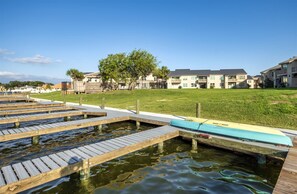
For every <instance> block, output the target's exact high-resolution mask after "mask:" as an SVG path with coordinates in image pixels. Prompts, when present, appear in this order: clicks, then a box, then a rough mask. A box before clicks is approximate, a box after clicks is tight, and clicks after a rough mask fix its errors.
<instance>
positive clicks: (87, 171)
mask: <svg viewBox="0 0 297 194" xmlns="http://www.w3.org/2000/svg"><path fill="white" fill-rule="evenodd" d="M82 168H83V169H82V170H80V171H79V175H80V180H86V179H88V178H89V177H90V166H89V163H88V160H87V161H84V162H83V165H82Z"/></svg>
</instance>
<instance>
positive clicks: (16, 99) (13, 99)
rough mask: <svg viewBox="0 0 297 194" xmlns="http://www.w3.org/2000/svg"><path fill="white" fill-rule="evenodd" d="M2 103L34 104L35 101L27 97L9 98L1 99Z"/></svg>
mask: <svg viewBox="0 0 297 194" xmlns="http://www.w3.org/2000/svg"><path fill="white" fill-rule="evenodd" d="M0 102H34V100H33V99H29V98H26V97H13V98H11V97H8V98H0Z"/></svg>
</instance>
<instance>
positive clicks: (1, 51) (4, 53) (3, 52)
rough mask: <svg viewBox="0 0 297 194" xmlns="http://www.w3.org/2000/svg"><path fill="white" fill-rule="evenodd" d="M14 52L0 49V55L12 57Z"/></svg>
mask: <svg viewBox="0 0 297 194" xmlns="http://www.w3.org/2000/svg"><path fill="white" fill-rule="evenodd" d="M13 54H14V52H13V51H10V50H7V49H1V48H0V55H13Z"/></svg>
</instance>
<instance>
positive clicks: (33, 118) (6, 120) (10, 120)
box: [0, 111, 106, 124]
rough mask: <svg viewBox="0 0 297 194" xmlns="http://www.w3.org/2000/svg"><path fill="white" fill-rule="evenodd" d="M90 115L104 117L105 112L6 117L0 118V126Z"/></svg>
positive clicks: (70, 112)
mask: <svg viewBox="0 0 297 194" xmlns="http://www.w3.org/2000/svg"><path fill="white" fill-rule="evenodd" d="M85 114H86V115H88V116H89V115H91V116H106V113H105V112H99V113H93V114H92V113H91V112H84V111H66V112H55V113H48V114H34V115H21V116H19V115H17V116H8V117H0V124H8V123H16V122H19V123H21V122H28V121H36V120H45V119H54V118H62V117H72V116H80V115H85Z"/></svg>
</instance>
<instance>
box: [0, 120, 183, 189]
mask: <svg viewBox="0 0 297 194" xmlns="http://www.w3.org/2000/svg"><path fill="white" fill-rule="evenodd" d="M136 135H137V137H139V136H141V137H143V136H145V137H146V138H145V139H143V140H142V141H139V142H133V143H129V144H127V143H126V145H124V144H117V143H116V141H115V140H118V141H120V140H121V139H123V138H124V137H134V136H136ZM177 136H179V131H178V129H177V128H175V127H171V126H163V127H158V128H155V129H151V130H147V131H143V132H139V133H136V134H130V135H127V136H123V137H122V138H121V137H119V138H115V139H112V140H107V141H103V142H99V143H94V144H90V145H86V146H81V147H78V148H74V149H71V150H66V151H63V152H59V153H56V154H51V155H49V156H44V157H41V158H35V159H33V160H28V161H25V162H22V167H20V165H21V164H19V163H18V164H17V166H19V167H20V168H25V169H26V170H27V171H28V172H29V173H27V174H26V175H24V177H25V176H27V175H29V174H30V177H27V178H24V179H21V178H20V177H19V176H18V173H21V172H20V171H18V172H14V171H13V170H12V168H11V166H5V167H2V168H1V170H2V173H3V174H4V177H3V182H4V185H3V183H2V186H0V193H17V192H21V191H24V190H27V189H30V188H33V187H36V186H38V185H41V184H44V183H47V182H50V181H52V180H55V179H58V178H60V177H63V176H67V175H70V174H72V173H75V172H79V171H81V170H84V169H88V168H90V167H93V166H96V165H98V164H101V163H104V162H107V161H110V160H112V159H115V158H118V157H120V156H123V155H126V154H129V153H132V152H135V151H138V150H141V149H143V148H146V147H148V146H152V145H154V144H157V143H160V142H163V141H166V140H169V139H172V138H175V137H177ZM112 143H113V144H112ZM106 146H107V147H109V151H107V152H101V151H100V150H99V149H100V148H102V147H106ZM33 163H34V164H35V166H34V165H33ZM24 164H26V165H24ZM36 167H37V168H38V169H39V170H38V172H37V169H36ZM28 168H29V169H28ZM32 169H34V170H32ZM31 171H33V173H32V172H31ZM30 172H31V173H30ZM0 175H1V173H0ZM4 180H5V181H4ZM0 184H1V182H0Z"/></svg>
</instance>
